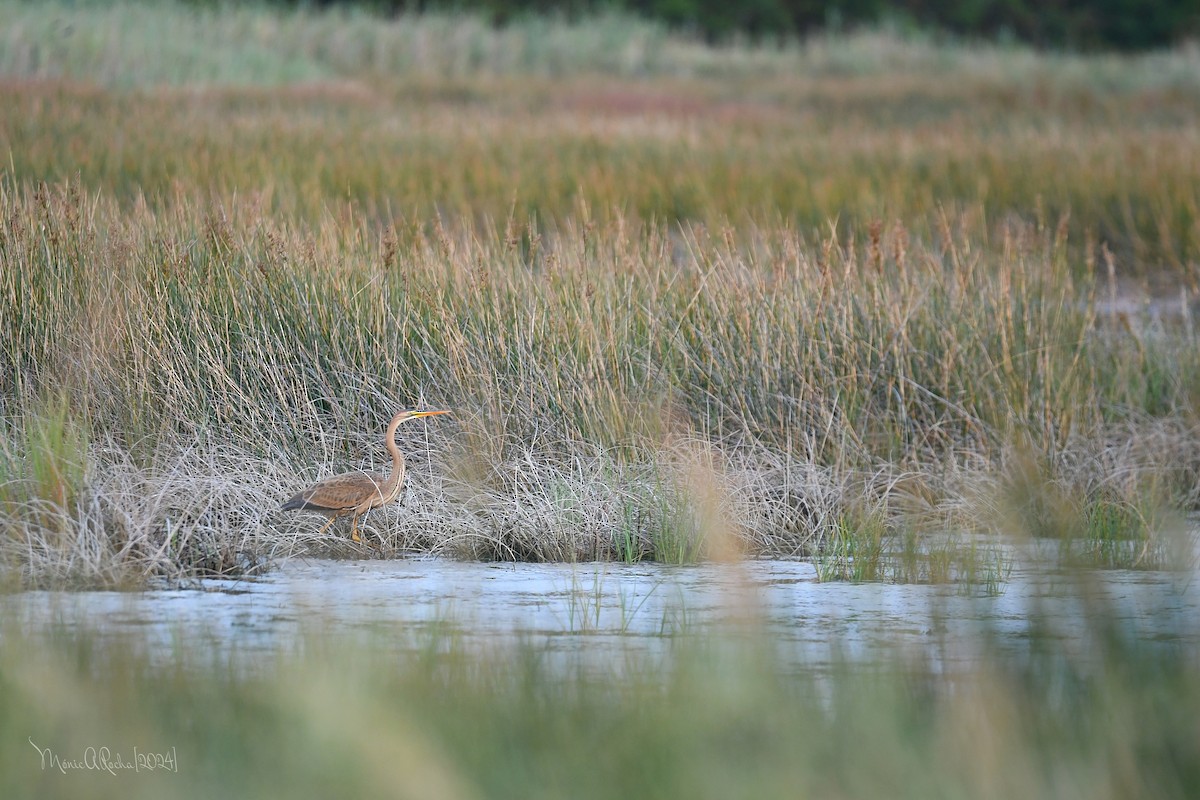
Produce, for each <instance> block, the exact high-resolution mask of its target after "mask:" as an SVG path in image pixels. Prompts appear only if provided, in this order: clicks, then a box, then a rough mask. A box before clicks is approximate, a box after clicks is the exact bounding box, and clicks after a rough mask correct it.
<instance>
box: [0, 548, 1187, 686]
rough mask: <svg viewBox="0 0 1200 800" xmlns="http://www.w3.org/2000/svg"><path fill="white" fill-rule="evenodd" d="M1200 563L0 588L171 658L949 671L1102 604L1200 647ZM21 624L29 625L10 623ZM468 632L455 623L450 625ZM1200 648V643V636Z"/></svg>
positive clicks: (545, 569)
mask: <svg viewBox="0 0 1200 800" xmlns="http://www.w3.org/2000/svg"><path fill="white" fill-rule="evenodd" d="M1193 577H1194V573H1190V572H1189V573H1186V574H1181V573H1165V572H1149V571H1128V570H1107V571H1087V572H1080V571H1073V572H1065V571H1055V570H1046V569H1036V570H1035V569H1021V568H1016V569H1014V570H1013V572H1012V574H1011V575H1010V576H1009V579H1008V580H1007V581H1006V582H1004V583H1003V584H1002V586H1001V592H1000V593H999V594H996V595H979V594H975V595H972V594H969V593H967V592H965V591H964V589H963V587H960V586H944V585H943V586H930V585H919V584H908V585H901V584H886V583H860V584H852V583H821V582H819V581H818V580H817V574H816V570H815V569H814V567H813V566H812V564H811V563H809V562H806V561H794V560H750V561H744V562H739V563H735V564H706V565H700V566H689V567H671V566H663V565H657V564H634V565H625V564H614V563H589V564H511V563H467V562H459V561H450V560H443V559H436V558H412V559H403V560H388V561H380V560H374V561H330V560H315V559H296V560H292V561H290V562H287V563H284V564H283V565H282V566H281V567H280V568H279V569H277V570H275V571H273V572H271V573H269V574H268V575H266V576H265V577H262V578H259V579H256V580H252V581H250V580H246V581H230V580H211V581H201V582H198V583H197V585H196V586H195V587H194V588H185V589H178V588H176V589H160V590H152V591H144V592H136V593H131V592H74V593H71V592H25V593H20V594H13V595H8V596H0V618H2V619H4V620H6V621H7V622H8V624H10V625H12V624H15V625H16V626H17V628H18V629H19V630H20V631H21V632H23V633H25V634H26V635H30V636H33V637H37V636H40V635H50V634H51V633H53V632H63V631H74V630H85V631H88V632H90V633H92V634H94V635H95V636H97V637H98V638H100V639H101V640H112V641H121V642H127V641H136V642H138V643H140V644H139V646H145V647H148V648H149V649H150V652H151V654H152V655H154V656H156V657H163V658H169V657H170V656H171V654H172V653H173V652H174V651H175V650H176V648H178V647H180V646H181V645H189V644H201V645H202V646H203V647H204V648H205V652H207V653H211V655H212V657H213V658H214V659H216V660H217V661H226V660H227V659H234V660H241V659H248V660H250V661H251V662H252V661H253V660H254V659H255V657H256V655H262V654H266V653H270V652H275V651H278V650H280V649H283V650H289V649H295V648H302V647H304V646H305V641H306V633H307V632H314V631H316V632H327V631H329V630H331V629H333V630H337V631H338V632H340V633H345V634H348V635H358V634H362V635H363V636H372V637H375V639H376V640H383V641H386V642H389V643H394V645H395V647H396V648H398V649H400V650H406V649H422V648H429V647H431V646H441V644H444V643H446V642H453V643H454V645H455V646H463V645H465V646H468V647H476V646H477V647H481V648H486V647H491V646H494V645H495V646H504V645H507V644H511V643H512V642H514V641H521V642H525V643H529V644H531V645H533V646H535V647H536V648H538V650H539V651H540V652H544V653H546V654H549V655H550V656H552V657H554V656H557V657H561V658H565V659H573V658H577V657H584V658H586V659H588V660H595V661H596V662H597V663H603V662H604V661H605V660H606V659H608V657H609V656H611V655H614V654H617V653H620V654H623V655H626V656H627V655H629V654H630V653H634V654H637V653H639V652H644V653H646V654H647V655H656V654H660V653H663V652H666V651H667V650H668V649H669V647H670V644H671V642H672V641H673V640H676V639H678V638H680V637H687V636H700V637H703V636H708V635H710V634H713V633H716V632H724V633H732V634H734V635H737V634H738V633H740V632H744V631H753V632H763V631H765V632H766V634H767V635H768V637H769V640H770V641H771V642H772V645H773V646H774V647H776V648H777V649H778V652H779V653H780V655H781V656H782V657H784V658H785V659H788V660H789V661H793V662H794V663H795V664H796V665H797V666H801V665H803V666H804V667H805V668H810V669H811V668H821V667H823V666H827V665H830V664H833V663H839V662H840V661H841V660H843V659H850V660H855V661H858V660H870V659H872V658H874V657H876V656H882V655H884V654H885V653H888V654H894V653H895V651H896V650H897V649H899V650H901V651H903V652H910V653H911V654H912V655H914V656H916V657H922V658H925V659H928V660H929V661H930V662H931V663H932V664H933V665H934V666H935V668H940V669H952V668H954V667H957V666H966V665H969V664H970V663H971V662H972V661H974V660H978V659H980V658H982V657H984V656H983V653H982V650H981V642H982V640H983V636H984V635H985V634H986V636H987V637H988V640H989V641H990V642H991V643H992V645H994V646H998V647H1002V648H1015V649H1018V650H1019V649H1021V648H1026V647H1028V645H1029V642H1030V640H1031V632H1032V628H1033V623H1032V622H1031V620H1034V619H1036V620H1038V621H1039V622H1040V624H1041V626H1043V627H1040V628H1039V630H1040V631H1041V632H1042V633H1043V634H1046V635H1048V636H1049V637H1050V638H1051V639H1052V640H1053V641H1054V644H1055V646H1057V647H1061V648H1063V650H1064V652H1068V653H1069V652H1072V651H1074V652H1081V653H1086V652H1087V649H1088V644H1089V641H1088V637H1089V636H1093V635H1095V630H1096V628H1095V626H1093V625H1088V624H1084V623H1085V622H1086V621H1087V620H1088V619H1089V615H1094V614H1095V610H1096V609H1097V608H1103V609H1105V613H1106V618H1107V619H1111V620H1113V621H1115V622H1116V625H1117V627H1118V629H1120V630H1122V631H1124V632H1127V633H1128V634H1130V635H1131V636H1134V637H1136V638H1138V639H1139V640H1144V641H1146V642H1147V643H1156V644H1154V645H1153V646H1159V645H1160V644H1161V646H1170V647H1174V646H1180V645H1182V646H1185V647H1189V648H1196V646H1197V645H1198V644H1200V589H1198V588H1197V586H1196V581H1194V580H1193ZM10 630H11V628H10ZM447 633H451V634H452V635H445V634H447ZM1197 649H1200V648H1197Z"/></svg>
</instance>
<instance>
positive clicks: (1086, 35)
mask: <svg viewBox="0 0 1200 800" xmlns="http://www.w3.org/2000/svg"><path fill="white" fill-rule="evenodd" d="M199 1H200V2H203V1H204V0H199ZM276 1H277V2H280V3H283V4H286V5H310V6H334V5H359V6H367V7H372V8H375V9H378V10H381V11H384V12H388V13H396V12H400V11H423V10H441V11H447V10H455V9H458V10H471V11H475V12H477V13H483V14H485V15H487V16H488V17H490V18H491V19H492V20H493V21H495V22H496V23H497V24H503V23H505V22H507V21H509V20H511V19H513V18H516V17H519V16H521V15H524V14H531V13H541V14H546V13H549V14H559V15H563V16H567V17H580V16H585V15H588V14H594V13H597V12H600V11H603V10H606V9H611V8H617V9H623V10H626V11H632V12H634V13H637V14H640V15H642V16H644V17H647V18H650V19H656V20H661V21H663V22H665V23H667V24H668V25H670V26H672V27H673V28H678V29H683V30H689V31H693V32H696V33H699V34H701V35H703V36H705V37H706V38H708V39H709V40H711V41H721V40H724V39H727V38H728V37H730V36H732V35H734V34H743V35H748V36H751V37H760V38H761V37H777V36H780V35H794V34H805V33H811V32H813V31H816V30H820V29H823V28H827V27H831V26H833V27H853V26H856V25H862V24H872V23H878V22H880V21H881V20H890V21H894V22H899V23H900V24H911V25H914V26H917V27H920V28H923V29H929V30H942V31H949V32H952V33H955V34H959V35H962V36H966V37H985V38H996V37H1011V38H1015V39H1019V40H1022V41H1025V42H1029V43H1032V44H1035V45H1038V46H1042V47H1056V48H1064V47H1065V48H1072V49H1078V50H1095V49H1118V50H1140V49H1147V48H1152V47H1161V46H1164V45H1170V44H1174V43H1176V42H1179V41H1182V40H1184V39H1188V38H1195V37H1197V36H1200V0H565V1H562V0H560V1H559V2H555V0H276Z"/></svg>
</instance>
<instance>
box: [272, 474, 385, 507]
mask: <svg viewBox="0 0 1200 800" xmlns="http://www.w3.org/2000/svg"><path fill="white" fill-rule="evenodd" d="M383 483H384V478H383V476H382V475H372V474H370V473H366V472H346V473H344V474H342V475H334V476H333V477H332V478H326V479H325V480H323V481H320V482H319V483H315V484H313V485H312V486H310V487H308V488H307V489H305V490H303V491H301V492H297V493H296V494H295V495H294V496H293V497H292V499H290V500H288V501H287V502H286V503H284V504H283V510H284V511H290V510H292V509H297V508H298V509H301V510H304V511H324V512H335V513H336V512H340V511H350V510H352V509H354V508H356V507H358V506H360V505H362V504H363V503H365V502H366V501H368V500H370V499H371V498H372V497H378V496H380V494H381V493H382V486H383Z"/></svg>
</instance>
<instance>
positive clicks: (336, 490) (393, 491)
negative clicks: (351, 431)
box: [282, 410, 450, 542]
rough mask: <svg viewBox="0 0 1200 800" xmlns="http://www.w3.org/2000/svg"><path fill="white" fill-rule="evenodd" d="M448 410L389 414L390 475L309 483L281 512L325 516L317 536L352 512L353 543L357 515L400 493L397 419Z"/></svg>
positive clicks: (361, 475) (360, 474) (359, 474)
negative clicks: (326, 520)
mask: <svg viewBox="0 0 1200 800" xmlns="http://www.w3.org/2000/svg"><path fill="white" fill-rule="evenodd" d="M449 413H450V412H449V411H412V410H405V411H401V412H400V413H399V414H397V415H396V416H394V417H392V421H391V422H389V423H388V427H387V434H385V435H384V438H383V441H384V443H385V444H387V449H388V452H389V453H391V454H392V474H391V475H388V476H387V477H384V476H383V475H382V474H381V473H371V472H345V473H342V474H341V475H334V476H333V477H332V478H326V479H325V480H323V481H318V482H317V483H314V484H313V485H312V486H310V487H308V488H307V489H304V490H303V491H300V492H297V493H296V494H295V496H293V497H292V499H291V500H288V501H287V502H286V503H284V504H283V508H282V510H283V511H291V510H293V509H300V510H301V511H316V512H317V513H319V514H325V515H327V516H328V517H329V522H326V523H325V525H324V527H322V528H321V530H319V531H317V535H318V536H319V535H320V534H322V533H324V532H325V531H326V530H328V529H329V526H330V525H332V524H333V523H335V522H337V520H338V518H339V517H344V516H346V515H347V514H350V515H353V521H352V522H351V525H350V538H351V539H353V540H354V541H356V542H361V541H362V539H360V538H359V536H358V518H359V517H361V516H362V515H363V514H365V513H366V512H368V511H370V510H371V509H372V508H379V506H382V505H384V504H385V503H390V502H392V501H393V500H395V499H396V498H397V497H399V496H400V487H401V486H403V485H404V456H402V455H400V448H399V447H397V446H396V428H398V427H400V423H401V422H407V421H408V420H410V419H418V418H420V417H432V416H435V415H437V414H449Z"/></svg>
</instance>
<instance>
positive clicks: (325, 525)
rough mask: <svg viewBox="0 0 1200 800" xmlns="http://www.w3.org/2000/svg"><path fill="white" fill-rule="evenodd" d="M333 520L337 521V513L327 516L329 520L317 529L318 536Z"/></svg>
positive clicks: (327, 528)
mask: <svg viewBox="0 0 1200 800" xmlns="http://www.w3.org/2000/svg"><path fill="white" fill-rule="evenodd" d="M335 522H337V514H334V515H333V516H332V517H330V518H329V522H326V523H325V524H324V525H322V526H321V530H319V531H317V536H320V535H321V534H322V533H324V532H325V531H327V530H329V526H330V525H332V524H333V523H335Z"/></svg>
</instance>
